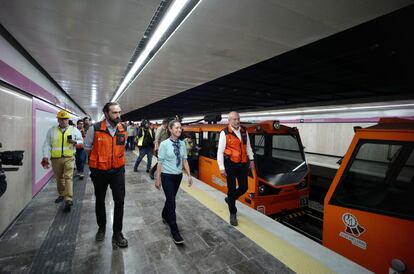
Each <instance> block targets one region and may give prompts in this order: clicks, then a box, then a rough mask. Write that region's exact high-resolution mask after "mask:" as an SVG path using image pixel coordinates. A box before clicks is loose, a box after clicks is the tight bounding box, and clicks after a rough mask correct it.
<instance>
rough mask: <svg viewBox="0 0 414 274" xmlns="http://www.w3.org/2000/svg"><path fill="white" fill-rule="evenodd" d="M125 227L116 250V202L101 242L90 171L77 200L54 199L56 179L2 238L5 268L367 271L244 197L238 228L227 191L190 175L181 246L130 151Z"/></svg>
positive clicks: (182, 204) (77, 184)
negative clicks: (67, 203) (67, 204)
mask: <svg viewBox="0 0 414 274" xmlns="http://www.w3.org/2000/svg"><path fill="white" fill-rule="evenodd" d="M127 156H128V163H127V165H126V197H125V210H124V228H123V232H124V235H125V237H126V238H127V239H128V241H129V246H128V248H123V249H120V248H113V246H112V243H111V236H112V214H113V202H112V195H111V191H110V189H108V192H107V198H106V199H107V204H106V208H107V220H108V224H107V231H106V237H105V240H104V241H103V242H95V233H96V231H97V225H96V218H95V197H94V192H93V191H94V190H93V184H92V182H91V180H90V178H89V177H87V176H85V179H84V180H79V179H78V177H76V176H75V177H74V178H75V179H74V206H73V208H72V210H71V211H70V212H65V211H64V210H63V203H60V204H55V203H54V200H55V198H56V197H57V190H56V183H55V180H54V179H53V178H52V179H51V180H50V181H49V183H48V184H47V185H46V186H45V187H44V189H43V190H42V191H41V192H40V193H39V194H38V195H37V196H36V197H35V198H34V199H33V200H32V201H31V202H30V204H29V205H28V206H27V207H26V209H25V210H24V211H23V212H22V213H21V214H20V216H19V217H18V218H17V219H16V221H15V222H14V223H13V224H12V225H11V226H10V227H9V229H8V230H7V231H6V232H5V233H4V234H3V235H2V237H1V238H0V273H295V272H296V273H368V272H367V271H366V270H365V269H363V268H362V267H360V266H358V265H356V264H354V263H352V262H350V261H349V260H347V259H345V258H343V257H341V256H339V255H337V254H335V253H333V252H332V251H330V250H328V249H325V248H323V247H322V246H320V245H319V244H317V243H315V242H313V241H311V240H310V239H308V238H306V237H304V236H302V235H300V234H298V233H296V232H294V231H292V230H289V229H288V228H286V227H284V226H282V225H281V224H279V223H277V222H275V221H274V220H272V219H270V218H268V217H266V216H264V215H262V214H260V213H259V212H257V211H255V210H253V209H251V208H249V207H247V206H245V205H243V204H241V203H238V209H239V212H238V216H239V226H238V227H233V226H231V225H230V224H229V223H228V217H229V216H228V209H227V205H226V204H225V202H224V200H223V199H224V194H223V193H221V192H218V191H216V190H215V189H213V188H211V187H210V186H208V185H206V184H204V183H202V182H200V181H198V180H194V185H193V187H191V188H189V187H188V186H187V184H186V178H184V179H183V182H182V184H181V189H180V190H179V192H178V194H177V210H176V211H177V223H178V226H179V228H180V230H181V234H182V236H183V238H184V240H185V243H184V245H182V246H177V245H175V244H174V242H173V241H172V239H171V236H170V233H169V228H168V227H167V226H166V225H164V224H163V222H162V221H161V210H162V207H163V205H164V201H165V198H164V194H163V192H162V190H161V191H158V190H156V189H155V187H154V183H153V181H152V180H151V179H150V178H149V176H148V174H147V173H146V172H145V163H144V162H142V163H141V165H140V167H139V172H137V173H136V172H133V171H132V168H133V164H134V161H135V158H136V155H135V154H133V153H131V152H128V153H127Z"/></svg>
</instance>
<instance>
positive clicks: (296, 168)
mask: <svg viewBox="0 0 414 274" xmlns="http://www.w3.org/2000/svg"><path fill="white" fill-rule="evenodd" d="M305 163H306V162H305V161H303V162H302V163H301V164H300V165H298V166H297V167H295V168H294V169H293V170H292V171H291V172H294V171H296V170H298V169H299V168H300V167H301V166H303V165H304V164H305ZM289 173H290V172H289Z"/></svg>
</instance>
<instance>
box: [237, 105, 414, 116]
mask: <svg viewBox="0 0 414 274" xmlns="http://www.w3.org/2000/svg"><path fill="white" fill-rule="evenodd" d="M413 106H414V104H396V105H379V106H361V107H338V108H325V109H307V110H291V111H274V112H257V113H240V116H242V117H251V116H267V115H285V114H302V113H318V112H336V111H338V112H340V111H349V110H362V109H382V108H401V107H413Z"/></svg>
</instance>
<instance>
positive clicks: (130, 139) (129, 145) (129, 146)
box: [125, 136, 135, 150]
mask: <svg viewBox="0 0 414 274" xmlns="http://www.w3.org/2000/svg"><path fill="white" fill-rule="evenodd" d="M128 149H130V150H135V141H134V136H128V138H127V142H126V145H125V150H128Z"/></svg>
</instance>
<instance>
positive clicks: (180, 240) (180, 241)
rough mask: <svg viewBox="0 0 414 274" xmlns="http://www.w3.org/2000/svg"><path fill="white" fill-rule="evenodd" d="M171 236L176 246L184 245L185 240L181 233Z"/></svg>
mask: <svg viewBox="0 0 414 274" xmlns="http://www.w3.org/2000/svg"><path fill="white" fill-rule="evenodd" d="M171 235H172V238H173V241H174V243H175V244H176V245H181V244H183V243H184V239H183V237H181V235H180V233H179V232H175V233H172V234H171Z"/></svg>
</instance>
